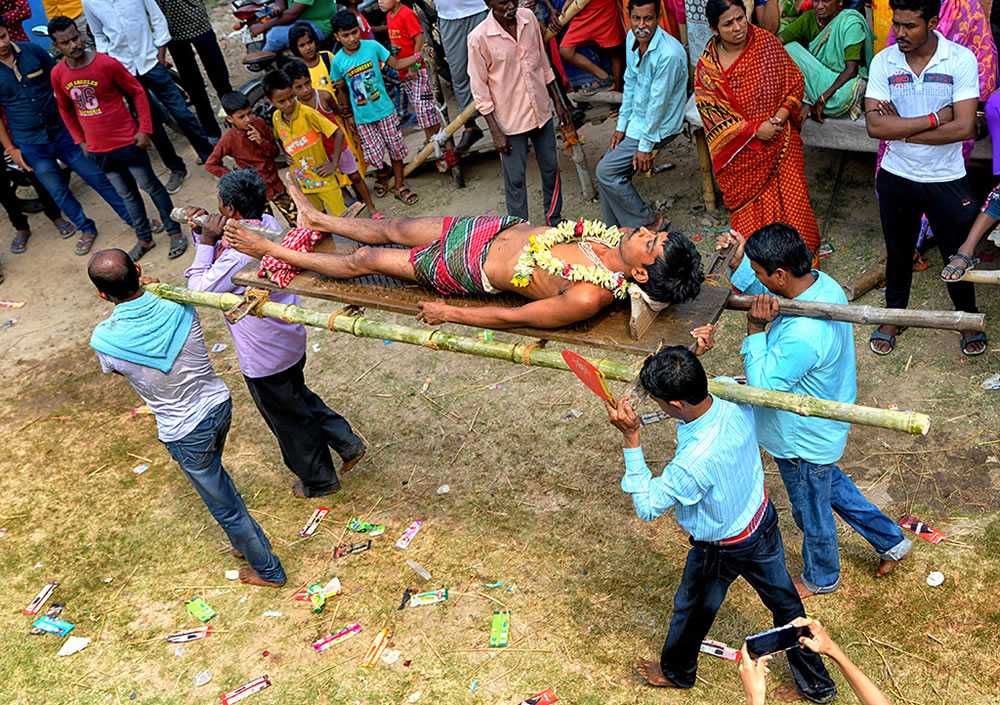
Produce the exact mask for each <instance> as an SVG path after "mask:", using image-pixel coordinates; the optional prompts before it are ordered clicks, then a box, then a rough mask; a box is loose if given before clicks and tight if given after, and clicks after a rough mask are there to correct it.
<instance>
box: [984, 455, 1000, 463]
mask: <svg viewBox="0 0 1000 705" xmlns="http://www.w3.org/2000/svg"><path fill="white" fill-rule="evenodd" d="M986 462H987V463H1000V458H997V456H995V455H991V456H990V457H988V458H987V459H986Z"/></svg>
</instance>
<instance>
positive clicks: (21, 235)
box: [10, 230, 31, 255]
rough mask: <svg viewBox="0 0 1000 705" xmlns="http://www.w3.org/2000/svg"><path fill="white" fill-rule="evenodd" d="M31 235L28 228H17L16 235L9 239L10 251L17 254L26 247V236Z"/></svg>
mask: <svg viewBox="0 0 1000 705" xmlns="http://www.w3.org/2000/svg"><path fill="white" fill-rule="evenodd" d="M29 237H31V231H30V230H18V231H17V235H15V236H14V239H13V240H11V241H10V251H11V252H13V253H14V254H15V255H19V254H21V253H22V252H24V251H25V250H27V249H28V238H29Z"/></svg>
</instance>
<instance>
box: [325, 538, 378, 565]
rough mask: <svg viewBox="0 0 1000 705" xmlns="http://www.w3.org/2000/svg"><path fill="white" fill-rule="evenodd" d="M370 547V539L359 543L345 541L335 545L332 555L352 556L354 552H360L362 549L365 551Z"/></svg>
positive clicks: (337, 556)
mask: <svg viewBox="0 0 1000 705" xmlns="http://www.w3.org/2000/svg"><path fill="white" fill-rule="evenodd" d="M371 547H372V540H371V539H368V540H367V541H362V542H361V543H347V544H344V545H342V546H337V547H336V548H335V549H333V557H334V559H335V560H336V559H337V558H343V557H344V556H353V555H354V554H355V553H361V552H362V551H367V550H368V549H369V548H371Z"/></svg>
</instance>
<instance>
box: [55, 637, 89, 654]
mask: <svg viewBox="0 0 1000 705" xmlns="http://www.w3.org/2000/svg"><path fill="white" fill-rule="evenodd" d="M88 646H90V637H82V636H71V637H69V638H68V639H67V640H66V641H65V642H63V645H62V648H61V649H59V652H58V653H57V654H56V655H57V656H72V655H73V654H75V653H76V652H78V651H83V650H84V649H86V648H87V647H88Z"/></svg>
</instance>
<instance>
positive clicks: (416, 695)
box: [407, 690, 420, 703]
mask: <svg viewBox="0 0 1000 705" xmlns="http://www.w3.org/2000/svg"><path fill="white" fill-rule="evenodd" d="M407 700H409V701H410V702H411V703H415V702H417V701H418V700H420V691H419V690H418V691H417V692H416V693H414V694H413V695H411V696H410V697H408V698H407Z"/></svg>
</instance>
